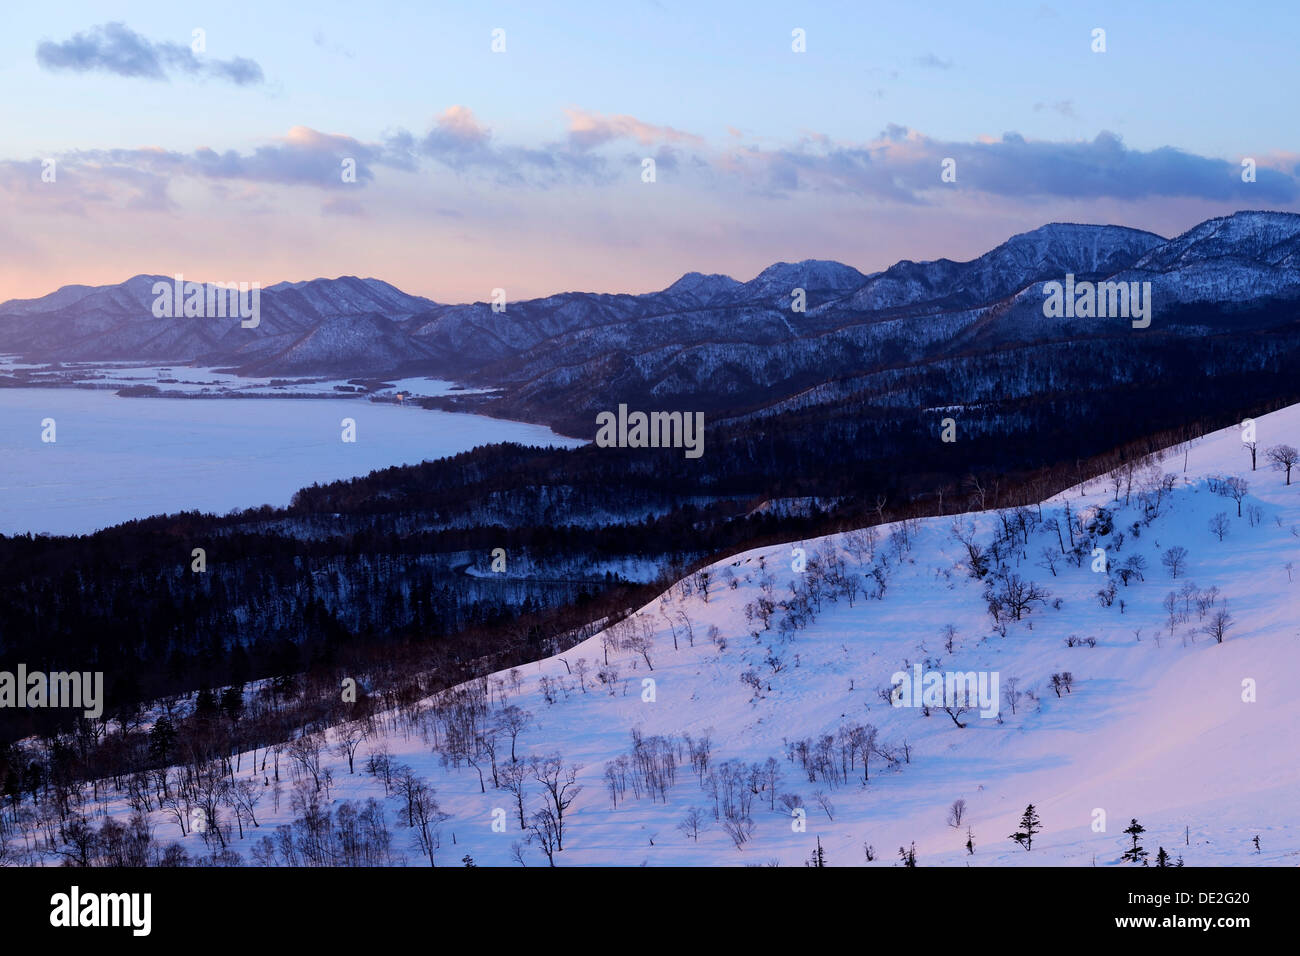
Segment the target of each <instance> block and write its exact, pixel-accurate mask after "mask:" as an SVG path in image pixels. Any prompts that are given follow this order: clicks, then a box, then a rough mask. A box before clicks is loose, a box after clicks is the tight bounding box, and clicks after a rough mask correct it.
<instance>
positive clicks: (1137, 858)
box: [1122, 818, 1147, 866]
mask: <svg viewBox="0 0 1300 956" xmlns="http://www.w3.org/2000/svg"><path fill="white" fill-rule="evenodd" d="M1124 832H1125V833H1127V834H1128V835H1129V836H1131V837H1132V838H1133V845H1132V846H1131V847H1129V848H1128V849H1127V850H1125V851H1124V855H1123V857H1122V859H1124V860H1125V861H1126V862H1128V863H1141V864H1142V865H1143V866H1146V865H1147V851H1146V850H1144V849H1142V847H1141V845H1140V844H1139V843H1138V837H1140V836H1141V835H1142V834H1143V833H1146V832H1147V831H1146V827H1144V826H1142V824H1140V823H1138V822H1137V818H1134V819H1133V821H1132V822H1131V823H1129V825H1128V827H1126V828H1125V830H1124Z"/></svg>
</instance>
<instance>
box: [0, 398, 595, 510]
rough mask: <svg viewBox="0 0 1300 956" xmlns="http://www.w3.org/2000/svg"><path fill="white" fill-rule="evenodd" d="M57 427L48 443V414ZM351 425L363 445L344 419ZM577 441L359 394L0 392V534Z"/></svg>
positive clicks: (201, 506)
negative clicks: (347, 435) (473, 452)
mask: <svg viewBox="0 0 1300 956" xmlns="http://www.w3.org/2000/svg"><path fill="white" fill-rule="evenodd" d="M47 418H52V419H54V422H55V429H56V431H55V438H56V440H55V441H54V442H53V443H46V442H43V441H42V440H41V436H42V431H43V426H42V424H41V423H42V420H44V419H47ZM344 418H352V419H355V420H356V442H355V443H346V442H344V441H343V440H342V432H343V428H342V425H341V424H340V423H341V421H342V419H344ZM502 441H513V442H520V443H524V444H531V445H565V446H571V445H578V444H581V442H579V441H576V440H574V439H569V438H564V437H562V436H560V435H556V434H555V433H554V432H552V431H551V430H550V429H548V428H545V427H542V426H538V425H529V424H525V423H523V422H510V421H501V420H499V419H494V418H487V417H484V416H481V415H465V414H459V413H453V412H440V411H426V410H423V409H420V408H416V407H409V406H408V407H402V406H397V405H392V404H382V403H371V402H368V401H365V400H362V399H337V400H335V399H290V398H284V399H279V398H257V399H251V398H250V399H183V398H178V399H171V398H119V397H118V396H116V395H114V394H113V393H112V392H111V391H96V390H89V389H76V388H44V389H37V388H32V389H28V388H5V389H0V533H3V534H15V533H22V532H28V531H31V532H42V531H47V532H51V533H56V534H82V533H87V532H90V531H93V530H96V529H98V528H102V527H106V526H109V525H113V524H117V523H119V522H122V521H127V520H130V519H132V518H142V517H147V516H149V515H154V514H163V513H172V512H177V511H192V510H195V509H197V510H200V511H210V512H215V513H217V514H224V513H225V512H228V511H230V510H232V509H238V508H249V507H257V506H259V505H263V504H271V505H286V504H288V503H289V499H290V498H291V497H292V496H293V493H294V492H295V491H297V490H298V489H299V488H302V487H305V486H307V485H310V484H312V483H313V482H322V483H323V482H327V481H333V480H336V479H339V478H349V477H353V476H356V475H364V474H367V473H368V472H370V471H372V470H374V469H376V468H385V467H388V466H390V465H401V464H416V463H418V462H420V461H424V460H426V459H430V460H431V459H436V458H441V457H444V456H446V455H454V454H456V453H458V452H462V451H467V450H469V449H471V448H474V447H476V446H478V445H486V444H491V443H493V442H502Z"/></svg>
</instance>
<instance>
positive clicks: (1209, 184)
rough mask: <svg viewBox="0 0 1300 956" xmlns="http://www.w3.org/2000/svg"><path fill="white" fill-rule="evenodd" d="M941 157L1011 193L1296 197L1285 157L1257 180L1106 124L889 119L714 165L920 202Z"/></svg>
mask: <svg viewBox="0 0 1300 956" xmlns="http://www.w3.org/2000/svg"><path fill="white" fill-rule="evenodd" d="M948 158H952V159H955V160H956V162H957V184H956V186H957V188H959V189H961V190H971V191H975V192H980V193H986V194H991V195H994V196H999V197H1006V198H1013V199H1037V198H1048V197H1051V198H1060V199H1100V198H1112V199H1123V200H1136V199H1146V198H1159V197H1180V198H1195V199H1204V200H1216V201H1218V200H1233V201H1236V200H1244V199H1248V198H1249V199H1251V200H1254V201H1257V202H1273V203H1291V202H1295V201H1296V200H1297V198H1298V197H1300V182H1298V181H1297V178H1296V175H1294V174H1293V173H1288V172H1286V167H1285V164H1279V167H1280V168H1278V167H1274V168H1270V169H1264V168H1261V169H1260V171H1259V174H1258V180H1257V182H1255V183H1252V184H1249V185H1245V184H1243V183H1242V182H1241V176H1240V172H1241V170H1240V166H1239V163H1238V162H1237V161H1228V160H1224V159H1216V158H1211V157H1204V156H1197V155H1195V154H1192V153H1188V152H1185V151H1183V150H1180V149H1176V148H1174V147H1171V146H1163V147H1159V148H1157V149H1152V150H1146V151H1143V150H1136V149H1130V148H1128V147H1127V146H1125V145H1124V143H1123V141H1122V140H1121V138H1120V137H1119V136H1118V135H1116V134H1114V133H1111V132H1108V131H1103V132H1101V133H1099V134H1098V135H1097V136H1096V137H1095V138H1094V139H1092V140H1075V141H1065V142H1054V141H1044V140H1037V141H1035V140H1027V139H1025V138H1024V137H1023V136H1021V135H1019V134H1018V133H1005V134H1003V136H1002V138H1001V139H985V140H977V141H975V142H953V141H941V140H935V139H930V138H929V137H926V136H923V135H921V134H920V133H917V132H915V131H913V130H910V129H907V128H906V127H902V126H897V125H892V124H891V125H890V126H888V127H886V129H885V130H884V131H883V132H882V133H881V134H880V136H879V137H878V138H877V139H876V140H874V141H872V142H869V143H865V144H842V143H833V142H829V141H827V140H825V138H824V137H815V136H809V137H806V138H805V139H804V140H803V141H802V142H801V143H799V144H796V145H794V146H791V147H786V148H781V149H772V150H761V149H757V148H743V149H733V150H732V151H731V152H730V153H728V154H726V155H724V156H722V157H721V158H719V159H718V160H717V161H716V162H715V164H714V165H715V167H716V168H717V169H719V170H720V171H723V172H726V173H728V174H732V175H736V176H741V177H745V178H746V179H747V180H748V181H749V183H750V184H751V186H752V188H754V189H756V190H757V191H759V192H776V193H783V194H790V193H793V192H796V191H799V190H824V191H830V192H853V193H859V194H862V195H867V196H873V197H876V198H881V199H891V200H894V201H900V202H907V203H921V202H927V201H929V197H930V196H931V195H932V194H933V191H934V190H937V189H942V188H952V187H951V186H948V187H945V186H943V185H942V184H941V183H940V179H939V171H940V165H941V163H942V162H943V160H944V159H948ZM1245 190H1249V191H1245Z"/></svg>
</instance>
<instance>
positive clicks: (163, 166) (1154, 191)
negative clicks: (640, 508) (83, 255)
mask: <svg viewBox="0 0 1300 956" xmlns="http://www.w3.org/2000/svg"><path fill="white" fill-rule="evenodd" d="M1063 106H1064V104H1060V103H1058V104H1056V105H1055V106H1046V105H1044V107H1043V108H1050V109H1056V110H1057V111H1058V112H1060V111H1061V109H1063ZM575 116H576V117H578V119H577V120H576V125H575V119H574V117H575ZM575 135H576V136H577V140H578V141H577V143H575V139H574V137H575ZM620 144H622V145H621V146H620ZM630 144H635V145H636V146H640V147H643V149H642V150H640V151H635V152H634V151H633V150H632V149H629V148H628V146H629V145H630ZM602 147H604V148H602ZM647 155H650V156H653V157H654V158H655V161H656V165H657V167H658V168H659V170H660V172H662V173H667V174H671V176H672V179H673V181H674V183H675V184H676V185H678V186H681V187H683V188H687V189H694V190H696V191H697V192H698V193H699V194H700V195H706V194H707V195H714V194H722V193H725V192H731V193H746V192H748V193H751V194H757V195H760V196H765V197H768V198H774V199H785V198H789V197H790V196H793V195H796V194H804V193H809V192H820V193H825V194H828V195H831V196H834V195H839V194H845V195H852V196H859V197H864V198H868V199H874V200H880V201H884V202H892V203H897V204H901V205H909V206H914V207H915V206H921V205H931V204H934V203H935V202H936V201H938V199H939V197H940V194H941V192H942V193H943V197H944V201H948V194H951V193H960V194H964V195H967V196H980V195H984V196H992V197H996V198H999V199H1006V200H1013V201H1018V202H1024V203H1041V202H1043V201H1045V200H1052V199H1057V200H1076V201H1090V200H1099V199H1112V200H1122V201H1132V200H1141V199H1165V198H1179V199H1195V200H1204V201H1210V202H1234V203H1248V204H1252V205H1263V204H1279V205H1281V204H1291V203H1295V202H1297V200H1298V199H1300V169H1298V168H1297V163H1296V157H1294V156H1292V155H1289V154H1281V153H1279V154H1273V155H1271V156H1267V157H1265V156H1260V157H1258V159H1259V169H1258V173H1257V181H1256V182H1254V183H1250V184H1244V183H1242V182H1241V176H1240V159H1239V158H1234V159H1232V160H1227V159H1219V158H1214V157H1205V156H1197V155H1195V154H1192V153H1188V152H1186V151H1183V150H1180V149H1176V148H1174V147H1169V146H1165V147H1159V148H1156V149H1150V150H1139V149H1131V148H1129V147H1128V146H1126V145H1125V144H1124V142H1123V141H1122V140H1121V139H1120V137H1119V136H1117V135H1116V134H1114V133H1111V132H1106V131H1103V132H1101V133H1099V134H1098V135H1097V136H1096V137H1094V138H1093V139H1091V140H1067V141H1053V140H1029V139H1026V138H1025V137H1023V136H1021V135H1020V134H1018V133H1014V132H1009V133H1004V134H1003V135H1002V136H1001V137H1000V138H997V137H979V138H977V139H976V140H974V141H951V140H939V139H933V138H930V137H928V136H925V135H923V134H921V133H919V132H917V131H915V130H912V129H909V128H908V127H905V126H900V125H897V124H890V125H888V126H886V127H885V129H884V130H882V131H881V133H880V134H879V135H878V136H876V137H875V138H874V139H872V140H869V141H866V142H845V141H841V140H836V139H834V138H832V137H830V136H827V135H825V134H822V133H818V132H816V131H807V132H805V133H803V135H802V136H801V137H800V138H799V139H798V140H796V141H794V142H791V143H785V144H776V145H771V144H768V143H762V144H755V143H751V142H748V141H746V140H737V139H736V138H735V137H734V134H733V135H731V136H726V137H723V141H722V142H719V143H717V144H706V143H705V142H704V140H702V139H701V138H700V137H698V136H694V135H691V134H686V133H682V132H680V131H678V130H673V129H671V128H669V127H658V126H653V125H651V124H645V123H640V122H638V121H635V120H633V119H631V118H630V117H603V116H599V115H598V114H591V113H579V112H577V111H572V112H570V126H569V129H568V136H567V137H566V138H565V139H562V140H560V141H557V142H553V143H547V144H543V145H542V146H539V147H525V146H518V145H508V144H501V143H498V142H497V140H496V138H495V137H494V135H493V132H492V130H491V129H489V128H488V127H487V125H485V124H484V123H483V122H481V121H480V120H479V119H478V117H476V116H475V114H474V113H473V111H471V110H470V109H469V108H467V107H465V106H459V105H458V106H452V107H450V108H448V109H446V110H444V111H443V112H442V113H441V114H439V115H438V116H437V117H436V118H435V120H434V122H433V123H432V124H431V127H430V129H429V130H428V132H426V133H425V134H423V135H417V134H413V133H411V132H409V131H406V130H402V129H398V130H396V131H393V132H389V133H386V134H385V135H384V137H383V139H382V140H381V141H378V142H365V141H362V140H358V139H356V138H354V137H351V136H347V135H344V134H340V133H327V132H322V131H320V130H315V129H311V128H310V127H306V126H296V127H293V128H292V129H290V130H289V131H288V133H287V134H286V135H285V136H283V137H281V138H279V139H276V140H274V141H271V142H268V143H265V144H263V145H261V146H258V147H256V148H254V149H252V150H251V151H244V152H240V151H236V150H225V151H218V150H216V149H213V148H210V147H200V148H198V149H195V150H193V151H191V152H178V151H172V150H164V149H160V148H156V147H148V148H140V149H112V150H93V149H92V150H79V151H72V152H67V153H63V154H60V155H58V157H57V159H58V163H59V175H60V183H62V182H63V181H64V180H63V177H64V176H67V177H68V179H67V181H68V182H69V183H70V184H72V186H73V187H74V188H73V189H70V190H68V191H67V192H64V191H62V190H60V191H59V193H58V195H59V196H61V197H62V201H64V202H65V203H66V204H67V205H65V207H64V208H67V209H69V210H77V209H84V208H86V206H87V205H88V204H91V203H104V202H115V203H118V204H120V205H125V206H129V207H131V208H137V209H153V210H163V209H168V208H170V207H171V200H170V199H169V198H168V188H169V185H170V184H171V183H172V182H173V181H174V180H178V179H190V180H198V181H206V182H208V183H209V184H211V186H212V188H213V189H214V190H215V189H216V188H218V187H224V186H225V185H226V184H229V185H231V186H232V187H233V186H249V187H257V186H268V187H269V186H299V187H312V188H317V189H328V190H332V191H337V192H338V193H339V194H342V193H345V192H347V191H349V190H357V189H360V188H365V187H367V186H369V185H371V184H373V183H374V182H375V181H376V179H377V177H378V171H379V170H381V169H389V170H396V171H403V172H409V173H414V172H420V171H423V170H427V169H429V168H430V167H432V166H441V167H445V168H447V169H450V170H451V171H453V172H454V173H456V174H457V175H458V176H461V177H464V178H466V179H470V180H479V181H484V182H490V183H494V184H496V185H499V186H502V187H506V188H514V189H536V190H546V189H550V188H551V187H556V186H592V185H597V186H598V185H604V184H611V183H616V182H622V181H627V182H639V172H640V163H641V159H642V158H643V157H644V156H647ZM946 159H953V160H955V161H956V169H957V181H956V183H942V182H941V180H940V171H941V168H942V165H943V162H944V160H946ZM349 161H350V162H349ZM345 163H347V168H348V169H354V171H355V180H354V181H350V182H346V181H345V180H344V178H343V175H342V173H343V171H344V169H345V165H344V164H345ZM22 170H23V181H24V182H25V183H26V184H27V185H26V186H24V187H23V189H24V193H25V195H26V198H27V199H28V200H31V201H39V202H41V203H50V202H52V201H53V195H54V194H52V193H50V192H49V191H43V190H39V189H36V188H35V186H33V185H31V184H33V183H35V184H39V163H36V164H35V165H32V164H30V163H29V164H27V165H25V166H22ZM0 188H2V187H0ZM11 192H12V190H11ZM236 193H237V190H236ZM358 209H359V207H355V206H349V205H348V204H346V203H337V204H327V207H326V208H325V212H326V213H327V214H331V215H335V214H337V215H352V214H355V213H356V212H357V211H358Z"/></svg>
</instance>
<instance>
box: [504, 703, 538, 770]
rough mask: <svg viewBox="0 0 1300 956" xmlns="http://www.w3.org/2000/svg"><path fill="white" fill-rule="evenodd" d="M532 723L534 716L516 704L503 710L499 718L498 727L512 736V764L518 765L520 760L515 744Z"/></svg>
mask: <svg viewBox="0 0 1300 956" xmlns="http://www.w3.org/2000/svg"><path fill="white" fill-rule="evenodd" d="M532 721H533V715H532V714H531V713H529V712H528V711H526V710H524V709H523V708H521V707H516V706H515V705H514V704H511V705H510V706H508V707H503V708H502V709H501V714H500V715H499V716H498V717H497V726H498V727H500V728H501V731H502V733H507V734H509V735H510V762H511V763H518V761H519V758H518V757H516V756H515V742H516V741H517V740H518V739H519V735H520V734H521V733H523V732H524V730H525V729H527V727H528V725H529V724H530V723H532Z"/></svg>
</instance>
